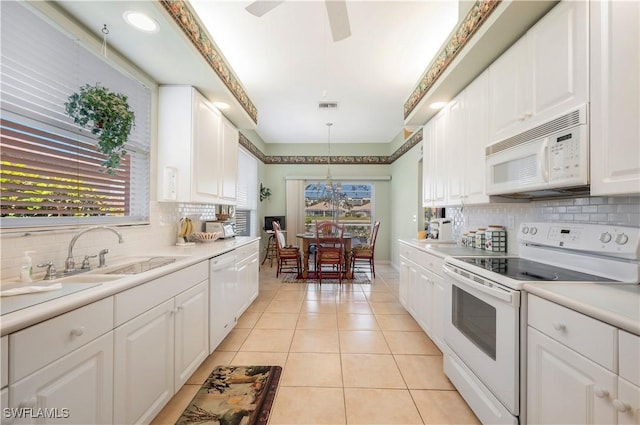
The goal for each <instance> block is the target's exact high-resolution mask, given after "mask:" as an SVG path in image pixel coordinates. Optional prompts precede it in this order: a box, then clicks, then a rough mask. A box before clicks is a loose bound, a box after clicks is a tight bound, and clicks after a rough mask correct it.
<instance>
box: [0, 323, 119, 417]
mask: <svg viewBox="0 0 640 425" xmlns="http://www.w3.org/2000/svg"><path fill="white" fill-rule="evenodd" d="M112 376H113V333H112V332H109V333H108V334H106V335H103V336H101V337H100V338H98V339H96V340H94V341H92V342H89V343H88V344H86V345H84V346H83V347H81V348H78V349H77V350H75V351H73V352H71V353H70V354H67V355H66V356H64V357H62V358H60V359H58V360H57V361H55V362H53V363H51V364H49V365H48V366H46V367H44V368H42V369H40V370H38V371H36V372H34V373H32V374H31V375H29V376H27V377H26V378H24V379H22V380H20V381H18V382H16V383H15V384H12V385H11V386H10V395H9V396H10V400H9V404H10V406H11V407H14V408H17V407H24V408H33V409H50V410H49V413H51V414H53V415H54V416H56V417H57V419H56V420H52V419H53V418H41V419H38V420H37V421H38V423H53V422H56V423H65V424H83V425H85V424H110V423H112V422H117V421H115V420H114V421H112V414H113V381H112ZM5 406H6V405H5ZM36 411H37V410H34V412H36ZM32 422H33V419H31V418H22V419H19V420H18V419H16V420H15V421H14V422H13V423H32Z"/></svg>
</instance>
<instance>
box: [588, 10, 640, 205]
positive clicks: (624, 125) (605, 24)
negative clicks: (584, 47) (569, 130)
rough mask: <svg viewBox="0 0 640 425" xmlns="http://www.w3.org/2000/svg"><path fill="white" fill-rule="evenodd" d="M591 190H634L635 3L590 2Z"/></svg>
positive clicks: (638, 108)
mask: <svg viewBox="0 0 640 425" xmlns="http://www.w3.org/2000/svg"><path fill="white" fill-rule="evenodd" d="M590 6H591V34H590V35H591V43H590V45H591V52H590V53H591V194H592V195H622V194H637V193H638V192H640V142H639V141H640V120H639V119H638V117H640V101H638V99H640V2H637V1H628V2H627V1H608V0H602V1H598V2H590Z"/></svg>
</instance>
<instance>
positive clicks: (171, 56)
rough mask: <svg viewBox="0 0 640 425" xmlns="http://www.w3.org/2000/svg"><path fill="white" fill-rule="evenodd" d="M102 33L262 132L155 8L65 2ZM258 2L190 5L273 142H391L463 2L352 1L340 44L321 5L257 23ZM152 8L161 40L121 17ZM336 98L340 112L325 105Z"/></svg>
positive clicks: (281, 11) (311, 1)
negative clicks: (251, 8) (253, 7)
mask: <svg viewBox="0 0 640 425" xmlns="http://www.w3.org/2000/svg"><path fill="white" fill-rule="evenodd" d="M57 4H59V5H60V6H61V7H62V8H63V9H65V10H66V11H67V12H68V13H70V14H72V15H73V16H74V17H76V18H77V19H78V20H79V21H81V22H82V23H84V24H85V25H86V26H87V28H88V29H89V30H90V31H91V32H94V33H95V34H96V35H98V36H99V35H101V34H100V29H101V28H102V26H103V24H107V25H108V27H109V29H110V33H109V44H110V46H111V47H112V48H114V49H117V50H118V51H119V52H121V53H122V54H123V55H125V56H126V57H127V58H129V59H130V60H131V61H133V62H134V63H136V64H137V65H138V66H140V67H141V68H142V69H143V70H144V71H145V72H147V73H148V74H149V75H150V76H151V77H153V78H154V79H155V80H156V81H158V82H159V83H162V84H192V85H195V86H196V87H198V88H199V89H200V90H201V91H202V92H203V93H204V94H205V95H207V97H209V98H210V99H211V100H227V101H228V102H229V103H231V104H232V105H233V107H232V110H228V111H224V113H225V115H227V116H228V117H229V118H230V119H231V120H232V121H233V122H234V124H236V125H237V126H238V127H239V128H241V129H245V128H248V129H251V128H252V127H255V126H254V125H252V124H251V122H250V120H248V119H247V116H246V114H245V113H244V112H243V111H238V109H239V108H240V107H239V104H238V103H237V102H235V101H234V100H233V98H231V97H230V94H229V93H228V90H225V88H224V87H223V86H222V85H221V84H220V82H219V81H214V80H217V79H218V78H217V76H215V74H214V73H213V71H212V70H211V68H209V67H208V65H207V64H205V62H204V60H203V59H202V58H201V57H199V55H198V53H197V52H196V51H195V48H193V46H190V45H189V44H190V43H189V42H188V41H187V39H186V37H185V36H184V34H181V33H180V30H178V28H177V25H176V24H175V23H173V22H172V21H171V19H170V18H169V17H168V14H167V13H166V12H164V11H163V10H162V8H161V7H159V6H158V4H157V3H156V2H145V1H138V2H130V1H62V2H58V3H57ZM248 4H250V1H243V0H235V1H230V0H193V1H191V5H192V6H193V8H194V10H195V11H196V13H197V14H198V16H199V18H200V19H201V20H202V22H203V23H204V25H205V26H206V28H207V30H208V32H209V34H210V35H211V37H212V39H213V40H214V42H215V43H216V44H217V45H218V47H219V49H220V51H221V52H222V54H223V55H224V56H225V58H226V59H227V62H228V63H229V64H230V66H231V68H232V69H233V71H234V73H235V74H236V75H237V77H238V78H239V80H240V81H241V82H242V85H243V87H244V88H245V90H246V92H247V94H248V96H249V98H250V99H251V101H252V102H253V103H254V104H255V106H256V107H257V109H258V125H257V128H255V131H256V132H257V134H258V135H259V136H260V137H261V138H262V140H264V141H265V142H267V143H325V142H326V141H327V127H326V126H325V123H327V122H333V123H334V125H333V127H332V129H331V142H332V143H334V142H336V143H347V142H348V143H388V142H390V141H391V140H392V139H394V138H395V137H396V136H397V135H398V134H399V133H400V132H401V131H402V129H403V122H404V120H403V105H404V102H405V100H406V99H407V98H408V97H409V95H410V94H411V91H412V90H413V89H414V87H415V86H416V84H417V82H418V80H419V78H420V76H421V75H422V73H423V72H424V71H425V70H426V68H427V66H428V64H429V62H430V61H431V59H432V58H433V56H434V55H435V53H436V52H437V50H438V49H439V48H440V46H441V44H442V43H443V42H444V40H445V39H446V38H447V37H448V35H449V32H450V31H451V29H453V27H454V26H455V24H456V23H457V20H458V2H457V1H455V0H435V1H427V0H420V1H415V0H414V1H355V0H354V1H347V10H348V13H349V20H350V24H351V34H352V35H351V37H349V38H347V39H345V40H342V41H339V42H336V43H334V42H333V41H332V39H331V31H330V28H329V24H328V20H327V14H326V9H325V6H324V3H323V2H322V1H319V0H307V1H293V0H287V1H285V2H284V3H282V4H280V5H279V6H278V7H276V8H275V9H273V10H271V11H270V12H268V13H267V14H265V15H264V16H262V17H260V18H258V17H255V16H253V15H251V14H250V13H248V12H247V11H246V10H245V7H246V6H247V5H248ZM130 9H136V10H145V11H147V12H148V13H150V14H151V15H152V16H153V17H154V18H155V19H156V20H158V21H159V23H160V27H161V28H160V31H159V32H158V33H157V34H142V33H139V32H136V31H134V30H132V29H131V28H128V27H127V25H126V24H124V22H123V19H122V12H124V11H125V10H130ZM320 101H337V102H338V103H339V106H338V109H337V110H330V111H327V110H320V109H319V108H318V102H320Z"/></svg>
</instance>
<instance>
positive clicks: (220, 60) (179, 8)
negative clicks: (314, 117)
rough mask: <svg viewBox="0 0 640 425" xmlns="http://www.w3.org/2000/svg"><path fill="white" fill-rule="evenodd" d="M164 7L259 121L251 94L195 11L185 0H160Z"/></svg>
mask: <svg viewBox="0 0 640 425" xmlns="http://www.w3.org/2000/svg"><path fill="white" fill-rule="evenodd" d="M159 1H160V4H161V5H162V6H163V7H164V9H165V10H166V11H167V12H169V15H171V17H172V18H173V20H174V21H175V22H176V23H177V24H178V26H179V27H180V28H181V29H182V31H183V32H184V33H185V34H186V36H187V37H189V40H191V42H192V43H193V45H194V46H195V47H196V48H197V49H198V51H199V52H200V54H201V55H202V57H204V59H205V60H206V61H207V63H209V65H210V66H211V68H213V70H214V71H215V73H216V74H217V75H218V77H220V79H221V80H222V82H223V83H224V85H225V86H227V88H228V89H229V90H230V91H231V93H232V94H233V95H234V97H235V98H236V99H237V100H238V102H240V105H242V108H243V109H244V110H245V111H246V112H247V114H249V116H250V117H251V119H252V120H253V122H254V123H257V122H258V109H257V108H256V107H255V105H254V104H253V103H252V102H251V99H249V96H248V95H247V93H246V92H245V91H244V89H243V88H242V85H241V84H240V80H239V79H238V77H236V76H235V75H234V73H233V71H232V70H231V67H230V66H229V65H228V64H227V63H226V61H225V59H224V56H222V53H220V52H219V51H218V48H217V47H216V45H215V44H214V42H213V41H212V40H211V38H210V37H209V34H208V33H207V31H206V30H205V29H204V28H203V27H202V26H201V25H200V22H199V21H198V19H197V17H196V15H195V13H194V12H193V11H192V10H191V9H190V7H189V5H188V3H187V2H186V1H184V0H159Z"/></svg>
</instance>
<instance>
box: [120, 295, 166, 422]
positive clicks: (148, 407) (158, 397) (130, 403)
mask: <svg viewBox="0 0 640 425" xmlns="http://www.w3.org/2000/svg"><path fill="white" fill-rule="evenodd" d="M173 310H174V307H173V300H169V301H166V302H164V303H162V304H160V305H159V306H157V307H155V308H153V309H151V310H149V311H147V312H146V313H144V314H142V315H140V316H139V317H136V318H135V319H132V320H130V321H128V322H127V323H125V324H124V325H122V326H120V327H118V328H117V329H116V330H115V350H114V352H115V375H114V388H115V391H114V394H115V398H114V409H113V421H114V423H117V424H144V423H149V422H151V420H152V419H153V418H154V417H155V415H156V414H157V413H158V412H159V411H160V409H162V407H163V406H164V405H165V404H166V403H167V402H168V401H169V400H170V399H171V397H172V396H173V363H174V350H173V334H174V320H173V314H174V313H173Z"/></svg>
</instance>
